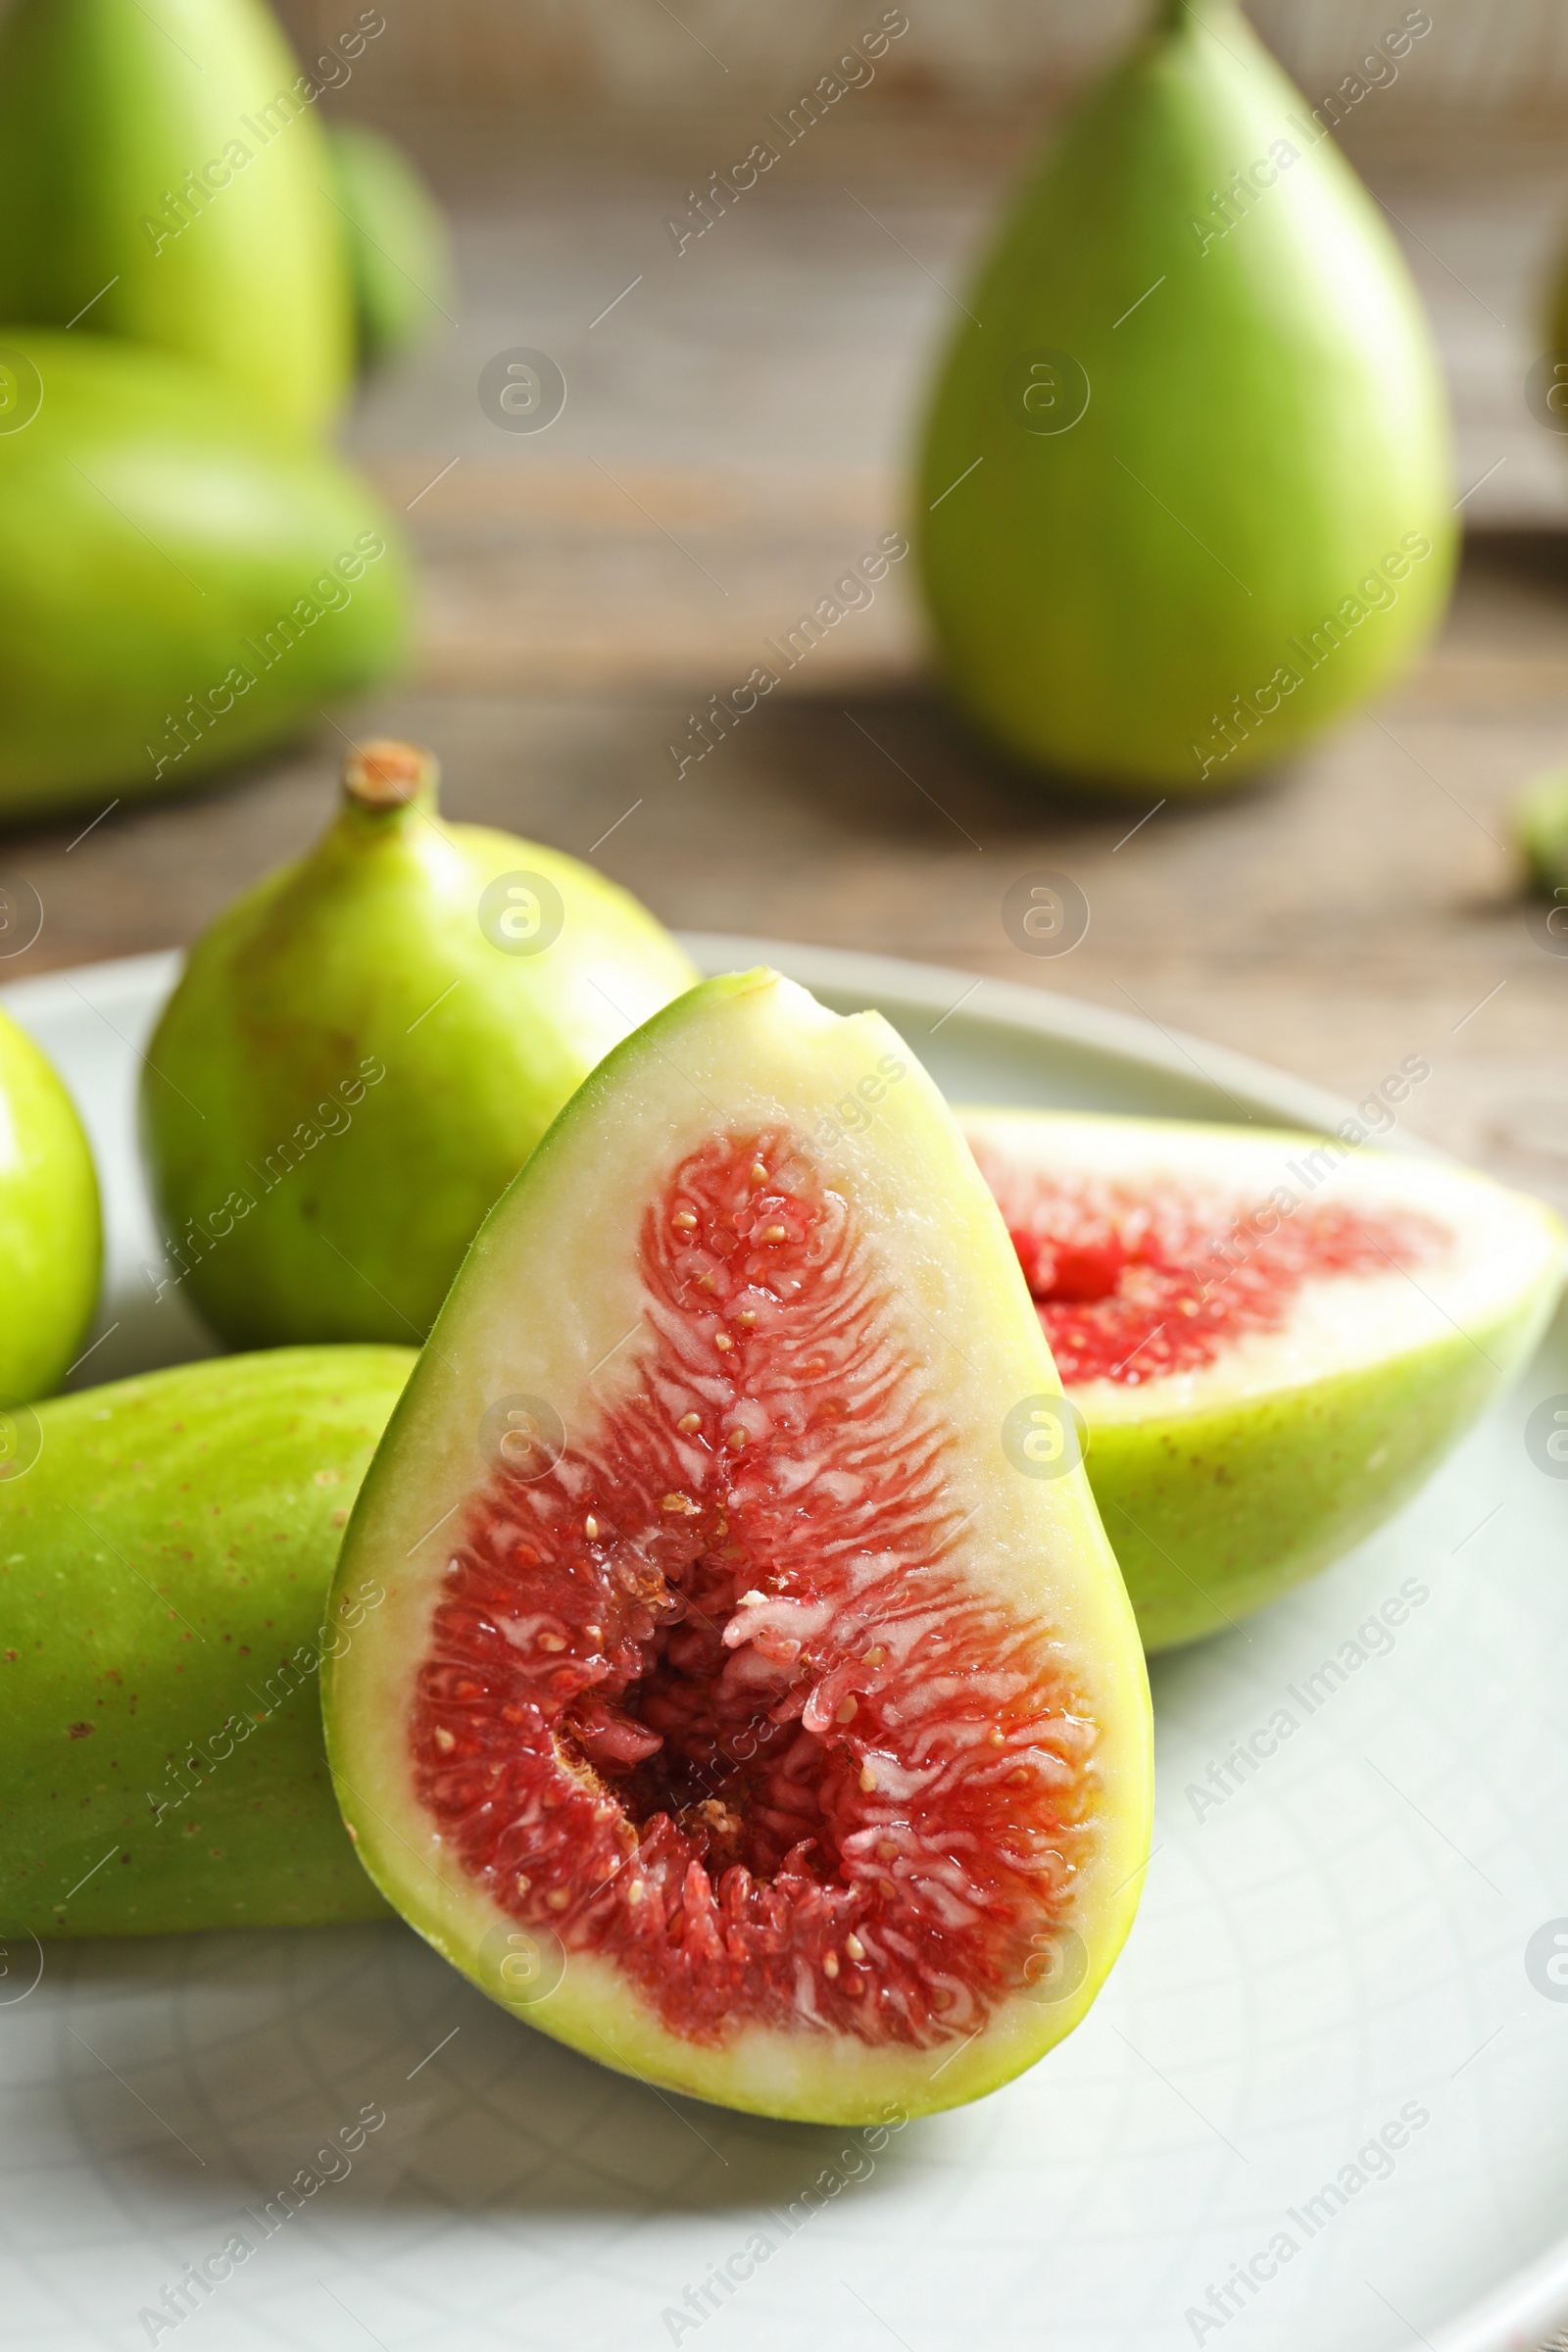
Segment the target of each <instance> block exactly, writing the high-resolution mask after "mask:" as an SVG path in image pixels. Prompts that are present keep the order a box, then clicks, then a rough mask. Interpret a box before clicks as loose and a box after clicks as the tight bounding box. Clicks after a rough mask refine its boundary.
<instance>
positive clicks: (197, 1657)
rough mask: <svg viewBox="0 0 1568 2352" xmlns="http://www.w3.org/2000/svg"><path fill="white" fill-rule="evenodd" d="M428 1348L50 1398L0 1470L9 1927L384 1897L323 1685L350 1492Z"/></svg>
mask: <svg viewBox="0 0 1568 2352" xmlns="http://www.w3.org/2000/svg"><path fill="white" fill-rule="evenodd" d="M413 1363H414V1357H413V1355H412V1353H411V1352H410V1351H409V1350H408V1349H407V1348H312V1349H279V1350H277V1351H275V1352H272V1353H269V1354H266V1355H257V1356H236V1357H228V1358H221V1359H220V1360H218V1361H216V1362H208V1363H200V1364H182V1365H180V1366H178V1367H177V1368H176V1369H175V1370H173V1371H169V1372H151V1373H147V1374H144V1375H143V1376H142V1377H141V1378H139V1379H135V1380H123V1381H117V1382H116V1383H115V1384H114V1385H113V1386H112V1387H110V1388H104V1389H88V1390H85V1391H83V1392H82V1394H80V1395H79V1396H75V1397H58V1398H56V1399H55V1400H54V1401H53V1402H52V1403H49V1404H43V1405H40V1406H39V1407H38V1409H37V1411H36V1413H35V1414H32V1415H29V1416H27V1419H28V1421H29V1422H30V1424H31V1429H30V1443H29V1445H28V1446H27V1447H26V1448H25V1450H24V1452H23V1453H22V1455H21V1456H20V1457H19V1458H18V1460H17V1461H16V1462H14V1463H13V1465H12V1469H13V1473H14V1475H12V1476H9V1477H0V1693H3V1702H0V1935H5V1936H17V1935H20V1934H23V1933H27V1932H30V1933H31V1934H32V1935H34V1936H122V1935H149V1936H150V1935H157V1934H161V1933H163V1932H164V1931H166V1930H169V1929H174V1928H215V1927H240V1926H246V1927H269V1926H275V1927H282V1926H296V1927H307V1926H317V1925H322V1924H325V1923H328V1922H331V1921H334V1920H348V1919H369V1918H374V1917H377V1916H379V1915H380V1913H381V1912H382V1911H383V1909H384V1907H385V1906H384V1905H383V1904H382V1902H381V1899H380V1897H379V1896H378V1895H377V1893H376V1891H375V1889H374V1887H372V1886H371V1884H370V1882H369V1880H368V1878H367V1877H366V1876H365V1875H364V1873H363V1872H362V1871H361V1869H360V1866H359V1864H358V1862H357V1861H356V1860H355V1857H354V1850H353V1848H352V1846H351V1845H350V1844H349V1842H348V1840H347V1839H346V1838H344V1836H343V1830H342V1824H341V1822H340V1821H339V1818H338V1813H337V1808H336V1806H335V1804H334V1803H333V1800H332V1789H331V1783H330V1781H329V1779H328V1777H327V1770H326V1759H325V1755H324V1753H323V1749H322V1740H321V1715H320V1703H319V1696H318V1680H317V1678H318V1674H319V1667H320V1663H321V1660H322V1657H323V1656H327V1657H331V1656H338V1655H342V1654H344V1653H346V1652H347V1651H348V1650H349V1649H350V1648H352V1647H353V1645H354V1643H355V1642H357V1641H359V1640H361V1639H363V1635H362V1631H361V1629H362V1628H363V1627H364V1626H365V1625H366V1624H367V1623H368V1620H369V1619H370V1618H371V1617H372V1616H373V1615H374V1613H375V1611H376V1610H377V1609H378V1608H379V1607H380V1605H381V1602H382V1600H383V1599H384V1597H385V1595H384V1594H383V1593H381V1592H380V1591H379V1590H378V1589H377V1587H376V1586H375V1584H374V1583H373V1580H369V1579H362V1580H360V1581H359V1583H358V1584H357V1585H356V1587H355V1589H354V1591H353V1592H352V1593H347V1594H346V1595H344V1596H343V1597H342V1598H341V1599H340V1600H339V1602H338V1603H337V1605H336V1606H335V1607H334V1609H333V1611H332V1616H331V1621H330V1624H324V1620H325V1618H326V1603H327V1586H328V1583H329V1580H330V1578H331V1573H332V1568H333V1563H334V1561H335V1559H336V1557H337V1551H338V1546H339V1544H340V1542H341V1540H342V1531H343V1527H344V1524H345V1522H346V1520H347V1518H348V1514H349V1508H350V1505H351V1504H352V1503H353V1500H354V1497H355V1495H356V1494H357V1492H358V1490H359V1485H360V1481H361V1479H362V1478H363V1477H364V1475H365V1469H366V1465H367V1463H368V1460H369V1458H370V1454H371V1451H372V1449H373V1448H374V1446H375V1443H376V1441H377V1439H378V1438H379V1436H380V1434H381V1431H382V1429H383V1427H384V1426H385V1423H386V1420H387V1416H388V1414H389V1413H390V1412H391V1410H392V1407H393V1404H394V1403H395V1402H396V1400H397V1397H398V1395H399V1393H400V1391H401V1390H402V1388H403V1385H404V1382H405V1381H406V1380H407V1379H408V1376H409V1372H410V1370H411V1368H412V1366H413Z"/></svg>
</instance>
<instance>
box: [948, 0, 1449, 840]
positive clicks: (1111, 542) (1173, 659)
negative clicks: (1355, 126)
mask: <svg viewBox="0 0 1568 2352" xmlns="http://www.w3.org/2000/svg"><path fill="white" fill-rule="evenodd" d="M964 309H965V316H964V317H963V318H961V319H959V321H958V326H957V331H956V336H955V339H954V342H953V346H952V349H951V350H950V352H949V354H948V356H947V359H946V361H945V363H944V366H943V368H942V371H941V376H940V380H939V382H938V385H937V388H936V392H935V398H934V402H933V405H932V409H931V413H930V417H929V420H928V423H927V426H926V432H925V443H924V450H923V454H922V456H921V460H920V466H919V481H918V517H919V540H920V563H921V568H922V572H923V577H924V584H925V592H926V596H927V600H928V603H929V606H930V611H931V614H932V617H933V619H934V622H935V626H936V633H937V638H938V641H939V646H940V650H941V654H942V657H943V660H944V662H945V664H946V668H947V673H948V678H949V681H950V685H951V690H952V692H953V694H954V696H955V698H956V701H957V703H958V704H959V705H960V707H961V708H962V710H963V711H965V712H966V713H967V714H968V715H969V717H970V718H971V719H972V720H973V721H974V722H975V724H976V725H977V726H978V727H979V728H980V729H981V730H983V731H984V732H985V733H987V734H988V735H990V736H991V737H992V738H993V739H994V740H995V741H996V742H997V743H998V744H999V745H1000V746H1001V747H1003V748H1004V749H1005V751H1006V752H1007V753H1009V754H1010V755H1012V756H1013V757H1014V758H1016V759H1017V760H1020V761H1022V762H1024V763H1026V764H1029V765H1032V766H1036V767H1041V768H1045V769H1049V770H1053V771H1056V772H1058V773H1062V774H1064V775H1066V776H1068V777H1070V779H1071V780H1072V781H1073V782H1074V783H1076V784H1081V785H1084V786H1086V787H1088V788H1091V789H1093V788H1097V787H1098V788H1104V789H1111V790H1114V789H1116V788H1117V787H1120V788H1122V789H1130V788H1152V789H1156V790H1158V791H1159V792H1161V793H1165V794H1173V795H1174V794H1207V793H1213V792H1216V791H1218V790H1221V789H1223V788H1225V787H1227V786H1229V785H1232V784H1235V783H1237V782H1239V781H1240V780H1241V779H1242V778H1243V777H1244V776H1245V775H1246V774H1248V773H1249V772H1250V771H1251V770H1253V769H1255V768H1257V767H1258V766H1259V765H1261V764H1263V763H1265V762H1272V761H1275V760H1279V759H1280V758H1281V757H1282V755H1284V754H1285V753H1287V752H1289V751H1291V750H1292V749H1293V748H1295V747H1296V746H1297V745H1299V744H1302V743H1305V742H1306V741H1308V740H1309V739H1310V738H1311V737H1312V736H1314V735H1316V734H1317V733H1318V732H1319V731H1320V730H1321V729H1322V728H1323V727H1324V726H1325V725H1326V724H1327V723H1328V722H1329V721H1330V720H1331V719H1332V718H1333V717H1335V716H1336V714H1337V713H1339V712H1341V711H1346V710H1348V709H1351V708H1353V707H1354V706H1355V705H1356V704H1358V703H1360V702H1362V701H1364V700H1365V699H1366V698H1367V697H1368V696H1369V695H1371V694H1372V693H1374V692H1375V691H1376V690H1377V689H1378V688H1379V687H1380V686H1382V685H1383V684H1384V683H1385V682H1386V681H1387V680H1388V679H1389V678H1391V677H1392V676H1393V675H1394V674H1395V673H1396V672H1397V670H1398V669H1399V668H1400V667H1401V666H1402V665H1403V664H1404V663H1405V662H1408V661H1409V660H1410V658H1411V656H1412V655H1413V653H1414V652H1415V651H1416V650H1417V649H1418V648H1419V647H1420V646H1421V645H1422V644H1423V643H1424V642H1425V640H1426V639H1427V637H1428V636H1429V634H1430V632H1431V631H1432V629H1433V627H1434V626H1435V625H1436V623H1437V621H1438V619H1439V618H1440V616H1441V614H1442V613H1443V611H1444V607H1445V604H1446V597H1447V593H1448V588H1449V583H1450V579H1451V574H1452V567H1453V562H1454V550H1455V523H1454V517H1453V513H1452V500H1453V495H1454V494H1453V488H1452V482H1451V461H1450V455H1449V442H1448V426H1447V417H1446V400H1445V395H1444V390H1443V385H1442V380H1441V377H1440V374H1439V370H1438V365H1437V361H1436V358H1435V355H1434V351H1433V346H1432V339H1431V336H1430V334H1429V331H1428V328H1427V325H1426V321H1425V319H1424V318H1423V316H1422V313H1421V311H1420V308H1419V305H1418V302H1417V299H1416V295H1415V292H1414V289H1413V287H1412V285H1411V283H1410V279H1409V275H1408V272H1407V271H1406V270H1405V268H1404V265H1403V262H1402V260H1401V258H1400V256H1399V253H1398V251H1397V247H1396V245H1395V243H1394V241H1393V238H1392V235H1391V234H1390V232H1389V230H1388V228H1387V227H1386V225H1385V223H1384V221H1383V220H1382V218H1381V216H1380V214H1379V212H1378V210H1377V208H1376V206H1375V205H1374V204H1373V202H1372V200H1371V198H1370V197H1369V196H1368V195H1367V194H1366V192H1365V190H1364V189H1363V188H1362V186H1361V184H1360V182H1359V181H1358V180H1357V179H1356V177H1355V174H1354V173H1353V172H1351V170H1350V168H1349V166H1348V164H1347V163H1346V161H1345V159H1344V158H1343V156H1342V155H1341V154H1340V152H1339V150H1338V148H1337V147H1336V146H1335V144H1334V142H1333V140H1332V138H1331V137H1330V136H1329V135H1328V132H1327V130H1326V129H1325V127H1324V126H1323V124H1322V123H1319V121H1318V120H1317V119H1316V118H1315V117H1314V116H1313V115H1312V114H1311V113H1310V112H1309V111H1308V108H1307V106H1306V102H1305V101H1304V100H1303V99H1302V98H1301V97H1300V96H1299V93H1298V92H1297V91H1296V90H1295V89H1294V88H1293V87H1292V85H1291V83H1290V82H1289V81H1288V80H1287V79H1286V78H1285V76H1284V74H1283V73H1281V72H1280V71H1279V69H1278V67H1277V66H1276V65H1275V63H1274V61H1273V60H1272V58H1270V57H1269V56H1268V54H1267V53H1266V51H1265V50H1264V49H1263V48H1262V46H1261V45H1260V43H1259V42H1258V41H1257V40H1256V38H1255V37H1254V35H1253V33H1252V32H1251V30H1250V26H1249V25H1248V24H1247V22H1246V20H1245V18H1244V17H1243V16H1242V14H1241V11H1240V10H1239V8H1237V7H1236V6H1234V5H1233V0H1169V5H1162V6H1161V7H1160V8H1159V10H1158V12H1157V14H1156V17H1155V19H1154V22H1153V23H1152V25H1151V26H1150V28H1149V30H1148V31H1147V32H1146V34H1145V35H1144V37H1143V38H1142V39H1141V40H1140V41H1139V43H1138V45H1137V46H1136V48H1135V49H1134V50H1133V52H1132V54H1131V56H1130V57H1129V58H1128V59H1127V61H1126V62H1125V63H1124V64H1123V65H1122V66H1121V67H1120V68H1119V69H1118V70H1117V71H1116V72H1114V73H1112V74H1111V75H1110V77H1109V79H1108V80H1106V81H1105V82H1104V83H1103V84H1102V86H1101V87H1100V88H1099V89H1098V90H1097V91H1096V92H1095V93H1094V94H1093V95H1092V96H1091V98H1090V99H1089V101H1088V103H1087V104H1086V105H1085V106H1084V107H1083V109H1082V110H1081V111H1080V113H1079V114H1078V115H1077V117H1076V118H1075V119H1074V121H1073V122H1072V123H1070V124H1069V125H1068V127H1067V129H1066V130H1065V132H1064V133H1063V134H1062V136H1061V138H1060V139H1059V141H1058V142H1057V143H1056V145H1055V146H1054V149H1053V150H1052V152H1051V153H1050V154H1049V155H1048V156H1047V158H1046V160H1045V163H1044V165H1043V167H1042V168H1041V169H1040V170H1039V171H1038V172H1037V173H1036V174H1035V176H1034V178H1033V179H1032V180H1031V182H1030V183H1029V184H1028V186H1027V187H1026V188H1025V189H1024V191H1023V193H1022V195H1021V197H1020V198H1019V200H1018V202H1017V204H1016V206H1015V207H1014V209H1013V211H1012V213H1011V215H1010V216H1009V218H1008V219H1007V221H1006V222H1005V226H1004V228H1003V230H1002V232H1001V235H1000V237H999V239H998V241H997V243H996V245H995V247H994V249H993V251H992V253H991V255H990V257H989V259H988V260H987V261H986V263H985V265H984V267H983V268H982V270H980V273H979V276H978V278H977V280H976V283H975V285H974V286H973V288H972V290H971V291H970V292H969V293H968V294H967V295H966V296H965V302H964Z"/></svg>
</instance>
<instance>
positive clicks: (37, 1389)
mask: <svg viewBox="0 0 1568 2352" xmlns="http://www.w3.org/2000/svg"><path fill="white" fill-rule="evenodd" d="M102 1262H103V1226H102V1221H101V1218H100V1216H99V1209H98V1179H97V1176H96V1174H95V1173H94V1170H93V1163H92V1152H91V1150H90V1149H89V1146H88V1143H87V1138H86V1136H85V1135H84V1134H83V1133H82V1126H81V1121H80V1119H79V1118H78V1117H77V1115H76V1108H75V1105H74V1103H73V1102H72V1100H71V1097H70V1096H69V1095H68V1094H67V1092H66V1090H65V1087H64V1086H63V1085H62V1084H61V1081H60V1079H59V1078H58V1077H57V1076H56V1074H55V1071H54V1067H53V1065H52V1064H51V1062H50V1061H49V1060H48V1058H47V1056H46V1055H45V1054H44V1053H43V1050H42V1048H41V1047H39V1046H35V1045H34V1044H33V1042H32V1039H31V1038H30V1037H28V1036H27V1035H26V1033H25V1030H22V1029H19V1028H18V1027H17V1024H16V1023H15V1021H13V1020H12V1019H11V1018H10V1017H9V1015H8V1014H6V1013H4V1012H0V1477H3V1476H4V1474H5V1468H6V1464H7V1461H8V1459H9V1458H10V1455H11V1452H12V1449H13V1447H14V1445H15V1442H16V1440H15V1432H14V1431H13V1430H12V1427H11V1423H10V1420H9V1418H8V1417H7V1415H6V1414H5V1412H4V1409H3V1408H4V1407H5V1406H7V1405H10V1404H16V1403H19V1402H25V1400H26V1399H27V1398H28V1397H44V1396H47V1395H48V1394H49V1392H50V1390H52V1389H54V1388H57V1387H58V1386H59V1384H60V1381H61V1379H62V1378H63V1376H64V1374H65V1371H66V1367H67V1366H68V1364H70V1362H71V1361H72V1359H73V1356H74V1355H75V1353H76V1351H77V1349H78V1348H79V1347H80V1345H81V1342H82V1340H83V1339H84V1337H85V1336H86V1331H87V1325H88V1323H89V1322H90V1321H91V1319H92V1310H93V1306H94V1304H95V1302H96V1300H97V1297H98V1278H99V1273H100V1270H101V1267H102Z"/></svg>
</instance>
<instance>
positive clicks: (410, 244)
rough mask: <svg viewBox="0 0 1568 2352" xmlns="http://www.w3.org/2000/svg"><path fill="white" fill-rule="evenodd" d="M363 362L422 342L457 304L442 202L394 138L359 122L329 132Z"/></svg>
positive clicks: (378, 362) (376, 361) (382, 359)
mask: <svg viewBox="0 0 1568 2352" xmlns="http://www.w3.org/2000/svg"><path fill="white" fill-rule="evenodd" d="M328 146H329V149H330V152H331V157H332V170H333V173H334V177H335V180H336V186H337V205H338V211H339V213H340V215H341V216H342V222H341V224H342V227H343V229H344V232H345V234H346V236H347V239H348V263H349V276H350V279H351V281H352V284H353V288H354V312H355V319H356V323H357V326H358V332H359V359H360V366H361V368H363V369H366V370H368V369H370V368H381V367H384V366H385V365H386V364H387V362H388V361H390V360H395V359H398V358H401V356H402V355H403V353H404V352H406V351H411V350H413V348H414V347H415V346H416V345H417V344H418V343H420V342H422V341H423V339H424V337H425V336H426V335H428V334H430V333H431V332H432V330H433V329H434V328H435V326H436V325H437V324H438V323H439V321H440V319H441V314H442V311H443V308H446V307H449V306H451V307H455V302H456V297H455V295H454V292H453V277H452V248H451V240H450V239H449V237H448V235H447V224H446V221H444V220H443V218H442V215H441V209H440V207H439V205H437V203H436V201H435V199H434V197H433V196H432V195H431V194H430V191H429V190H428V188H427V187H426V186H425V184H424V182H423V180H422V179H421V178H420V176H419V174H418V172H417V171H416V170H415V168H414V166H413V164H412V163H411V162H410V161H409V158H408V157H407V156H406V155H405V154H404V152H403V150H402V148H401V147H399V146H398V145H397V144H396V143H395V142H394V141H393V140H391V139H388V138H383V137H382V135H381V133H380V132H379V131H376V130H368V129H367V128H366V126H365V125H364V123H335V124H334V125H333V127H332V129H331V130H330V132H329V133H328Z"/></svg>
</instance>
